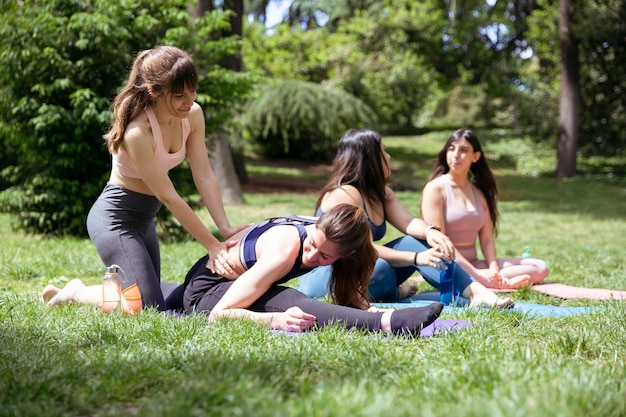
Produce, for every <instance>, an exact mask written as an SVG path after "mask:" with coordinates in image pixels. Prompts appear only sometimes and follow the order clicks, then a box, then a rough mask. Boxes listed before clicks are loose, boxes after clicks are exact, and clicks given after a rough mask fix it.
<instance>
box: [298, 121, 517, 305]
mask: <svg viewBox="0 0 626 417" xmlns="http://www.w3.org/2000/svg"><path fill="white" fill-rule="evenodd" d="M390 159H391V156H390V155H389V154H388V153H387V151H386V150H385V145H384V144H383V142H382V138H381V135H380V134H379V133H377V132H375V131H373V130H369V129H359V130H350V131H348V132H346V133H345V134H344V135H343V137H342V138H341V140H340V141H339V146H338V149H337V156H336V157H335V160H334V162H333V167H332V173H331V176H330V179H329V180H328V183H327V184H326V186H325V187H324V189H323V190H322V193H321V195H320V197H319V199H318V201H317V205H316V210H317V215H320V214H321V213H323V212H327V211H329V210H331V209H332V208H333V207H335V206H337V205H338V204H350V205H353V206H355V207H359V208H361V209H363V211H364V212H365V213H366V215H367V216H368V222H369V225H370V227H371V231H372V234H371V236H372V238H373V240H374V241H376V240H380V239H382V238H383V237H384V236H385V233H386V230H387V226H386V223H387V222H389V223H390V224H391V225H392V226H394V227H396V229H398V230H399V231H401V232H402V233H404V234H405V235H404V236H402V237H400V238H398V239H395V240H393V241H391V242H389V243H387V244H385V245H384V246H383V245H375V248H376V251H377V252H378V260H377V261H376V266H375V268H374V271H373V274H372V275H371V277H370V278H369V279H368V281H369V282H368V284H367V285H368V296H369V297H370V299H371V300H373V301H380V302H395V301H397V300H398V299H401V298H404V297H407V296H410V295H413V294H414V293H415V290H416V289H415V288H409V289H408V290H407V288H406V287H407V284H404V285H403V283H404V282H405V281H406V280H407V279H408V278H409V277H410V276H411V275H412V274H414V273H415V271H419V272H420V273H421V274H422V276H423V277H424V279H425V280H426V281H427V282H428V283H429V284H431V285H432V286H433V287H435V288H437V289H439V275H440V270H441V268H444V267H445V266H444V265H443V261H446V262H449V261H451V260H452V259H453V258H454V246H453V245H452V242H451V241H450V239H448V237H447V236H446V235H444V234H443V233H441V232H440V231H439V230H438V229H439V228H438V227H437V226H435V225H428V224H427V223H425V222H424V221H423V220H421V219H419V218H416V217H414V216H413V215H412V214H411V213H410V212H409V211H408V210H407V209H406V208H405V207H404V206H403V205H402V203H400V200H398V197H397V196H396V195H395V194H394V192H393V190H392V189H391V188H390V187H389V186H388V185H387V181H388V179H389V177H390V175H391V168H390V165H389V160H390ZM455 270H456V273H455V287H456V291H457V292H458V294H460V295H462V296H463V297H465V298H467V299H469V300H470V305H472V306H483V305H486V306H498V307H504V308H508V307H511V306H512V305H513V302H512V301H511V299H510V298H505V299H500V298H498V296H497V295H496V294H495V293H493V292H492V291H490V290H488V289H487V288H485V287H484V286H483V285H482V284H480V283H478V282H476V281H475V280H474V279H473V278H472V277H470V276H469V275H468V274H467V273H466V272H465V271H463V270H462V269H461V268H455ZM329 277H330V269H329V268H327V267H323V266H320V267H318V268H315V269H314V270H312V271H311V272H309V273H307V274H306V275H303V276H301V277H300V290H301V291H302V292H304V293H305V294H307V295H309V296H311V297H321V296H323V295H325V294H326V293H327V292H328V289H329V285H328V282H329Z"/></svg>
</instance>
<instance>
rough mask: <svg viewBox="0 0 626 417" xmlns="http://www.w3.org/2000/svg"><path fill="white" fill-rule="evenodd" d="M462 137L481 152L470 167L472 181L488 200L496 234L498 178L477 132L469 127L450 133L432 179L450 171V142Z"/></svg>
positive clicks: (440, 153)
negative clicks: (448, 154)
mask: <svg viewBox="0 0 626 417" xmlns="http://www.w3.org/2000/svg"><path fill="white" fill-rule="evenodd" d="M461 138H464V139H465V140H467V141H468V142H469V143H470V145H472V148H474V152H480V158H478V160H477V161H476V162H474V163H472V165H471V167H470V172H471V173H472V177H471V178H470V181H472V182H473V183H474V185H476V187H477V188H478V189H479V190H480V191H481V192H482V193H483V195H484V196H485V199H486V200H487V206H488V207H489V214H490V215H491V226H492V228H493V233H494V235H496V234H497V233H498V187H497V186H496V180H495V178H494V177H493V173H492V172H491V169H490V168H489V165H487V159H486V158H485V153H484V152H483V148H482V146H480V142H479V141H478V136H477V135H476V133H474V132H473V131H472V130H469V129H459V130H457V131H456V132H454V133H453V134H452V135H450V137H449V138H448V140H447V141H446V144H445V145H444V146H443V148H442V149H441V150H440V151H439V153H438V154H437V162H436V164H435V168H434V169H433V172H432V174H431V176H430V180H431V181H432V180H434V179H435V178H437V177H440V176H441V175H444V174H447V173H448V172H449V171H450V167H449V166H448V161H447V159H446V154H447V153H448V148H449V147H450V144H451V143H452V142H456V141H457V140H459V139H461Z"/></svg>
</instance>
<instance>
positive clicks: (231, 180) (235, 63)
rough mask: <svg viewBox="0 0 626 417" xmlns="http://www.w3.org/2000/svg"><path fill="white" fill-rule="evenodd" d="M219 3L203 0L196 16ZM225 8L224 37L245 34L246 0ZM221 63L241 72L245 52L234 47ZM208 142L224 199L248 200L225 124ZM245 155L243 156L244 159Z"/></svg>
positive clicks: (232, 0)
mask: <svg viewBox="0 0 626 417" xmlns="http://www.w3.org/2000/svg"><path fill="white" fill-rule="evenodd" d="M214 8H215V5H213V4H212V3H211V1H207V0H204V1H200V2H199V3H198V6H197V7H196V8H195V10H194V16H195V17H196V18H198V17H201V16H203V15H204V14H205V13H207V12H210V11H212V10H214ZM224 8H225V9H226V10H230V11H231V12H232V13H229V14H228V16H229V22H230V24H229V26H228V27H227V28H224V29H223V30H222V35H221V37H224V38H230V37H233V36H235V37H237V38H241V36H242V32H243V0H227V1H224ZM220 65H221V66H222V67H224V68H226V69H228V70H231V71H235V72H241V71H242V69H243V64H242V61H241V54H240V53H239V49H237V51H233V53H231V54H229V55H227V56H225V57H223V58H222V60H221V62H220ZM207 142H208V144H209V148H210V149H211V150H212V152H210V153H209V157H210V159H211V164H212V166H213V170H214V171H215V175H216V177H217V180H218V183H219V185H220V191H221V194H222V196H221V197H222V201H223V202H224V203H225V204H241V203H243V202H244V199H243V192H242V190H241V183H240V181H239V177H238V175H237V170H236V169H235V162H234V159H233V152H232V151H231V147H230V145H229V141H228V136H227V135H226V132H224V129H223V126H220V128H219V130H217V131H214V132H212V133H211V134H210V135H209V136H208V138H207ZM241 160H242V158H241V157H240V158H239V161H241ZM240 171H242V174H241V175H242V176H244V175H245V167H242V166H241V165H240Z"/></svg>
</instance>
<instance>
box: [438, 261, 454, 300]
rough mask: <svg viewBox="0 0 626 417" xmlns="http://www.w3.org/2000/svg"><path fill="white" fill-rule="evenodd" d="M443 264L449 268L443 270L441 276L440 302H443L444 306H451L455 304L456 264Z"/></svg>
mask: <svg viewBox="0 0 626 417" xmlns="http://www.w3.org/2000/svg"><path fill="white" fill-rule="evenodd" d="M443 263H445V264H446V266H447V267H448V268H447V269H442V270H441V273H440V274H439V284H440V287H439V291H440V292H441V295H440V296H439V301H441V302H442V303H443V305H450V304H453V302H454V270H455V267H456V264H455V263H454V262H446V261H443Z"/></svg>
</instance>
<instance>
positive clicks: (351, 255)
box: [317, 204, 378, 307]
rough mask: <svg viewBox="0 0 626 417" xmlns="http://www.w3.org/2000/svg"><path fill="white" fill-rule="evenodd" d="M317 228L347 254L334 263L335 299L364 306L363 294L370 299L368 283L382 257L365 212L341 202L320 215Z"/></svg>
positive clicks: (338, 302)
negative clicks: (377, 260)
mask: <svg viewBox="0 0 626 417" xmlns="http://www.w3.org/2000/svg"><path fill="white" fill-rule="evenodd" d="M317 227H318V228H319V229H320V230H321V231H323V232H324V234H325V235H326V238H327V239H328V240H330V241H332V242H334V243H336V244H337V245H339V246H341V248H342V253H344V254H346V255H345V256H343V257H341V258H340V259H338V260H336V261H335V262H334V263H333V265H332V274H331V277H330V293H331V296H332V298H333V302H335V303H336V304H340V305H346V306H352V307H361V303H360V302H359V296H361V297H362V298H361V299H367V286H368V285H369V281H370V276H371V275H372V272H373V271H374V265H375V264H376V259H377V257H378V253H377V252H376V249H374V246H373V245H372V237H371V230H370V224H369V221H368V219H367V216H366V214H365V212H364V211H363V209H361V208H359V207H356V206H353V205H351V204H338V205H337V206H335V207H333V208H332V209H330V210H328V211H327V212H325V213H324V214H322V215H321V216H320V218H319V219H318V221H317Z"/></svg>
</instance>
